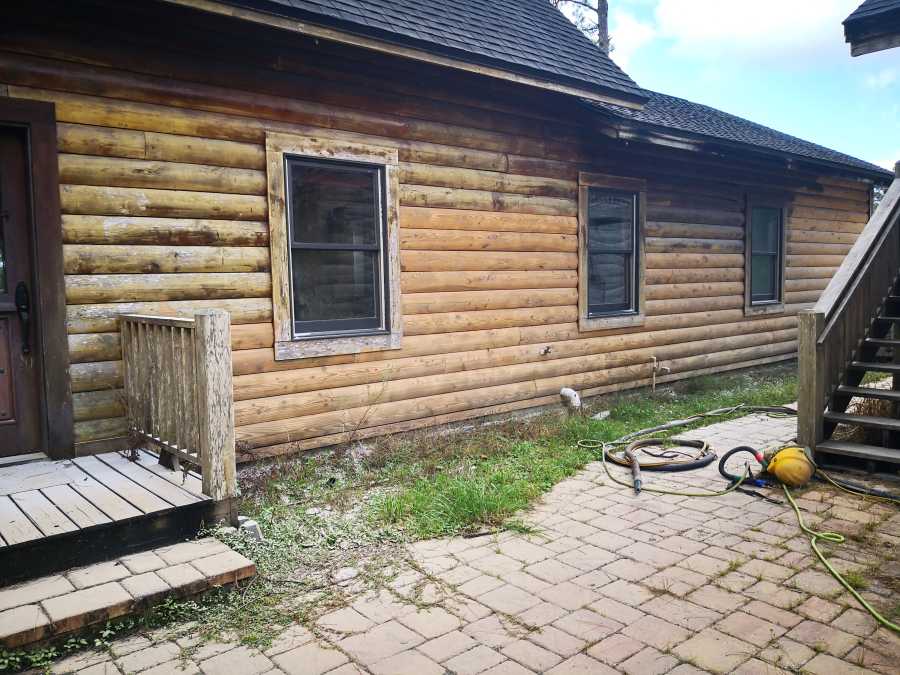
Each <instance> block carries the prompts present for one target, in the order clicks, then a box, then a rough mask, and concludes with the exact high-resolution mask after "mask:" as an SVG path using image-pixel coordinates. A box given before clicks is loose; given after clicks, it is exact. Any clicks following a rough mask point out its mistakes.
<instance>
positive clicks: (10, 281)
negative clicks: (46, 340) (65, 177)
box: [0, 127, 42, 457]
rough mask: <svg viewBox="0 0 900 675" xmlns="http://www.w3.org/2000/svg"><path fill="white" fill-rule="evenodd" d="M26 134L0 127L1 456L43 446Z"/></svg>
mask: <svg viewBox="0 0 900 675" xmlns="http://www.w3.org/2000/svg"><path fill="white" fill-rule="evenodd" d="M26 143H27V136H26V135H25V133H24V131H23V130H20V129H16V128H15V127H0V457H5V456H8V455H18V454H23V453H27V452H34V451H36V450H40V449H41V447H42V430H41V418H42V406H41V398H40V396H41V389H42V387H41V372H40V371H41V362H42V358H41V347H40V344H39V331H38V330H37V328H38V326H39V325H40V324H39V317H38V316H37V309H38V306H39V303H37V302H35V298H34V288H35V285H34V264H33V260H34V256H33V250H34V249H33V246H34V241H33V235H32V232H33V228H32V220H31V199H30V195H31V191H30V189H29V185H30V181H29V166H28V159H27V158H28V153H27V145H26Z"/></svg>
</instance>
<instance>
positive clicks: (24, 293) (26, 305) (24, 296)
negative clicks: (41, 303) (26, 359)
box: [16, 281, 31, 354]
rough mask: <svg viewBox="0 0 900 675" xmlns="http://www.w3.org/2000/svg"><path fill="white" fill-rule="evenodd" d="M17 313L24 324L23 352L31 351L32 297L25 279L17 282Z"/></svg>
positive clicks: (20, 321)
mask: <svg viewBox="0 0 900 675" xmlns="http://www.w3.org/2000/svg"><path fill="white" fill-rule="evenodd" d="M16 313H17V314H18V315H19V323H21V324H22V353H23V354H28V353H30V352H31V341H30V337H31V336H30V333H31V298H30V296H29V293H28V285H27V284H26V283H25V282H24V281H20V282H19V283H18V284H16Z"/></svg>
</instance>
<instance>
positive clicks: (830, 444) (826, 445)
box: [816, 439, 900, 462]
mask: <svg viewBox="0 0 900 675" xmlns="http://www.w3.org/2000/svg"><path fill="white" fill-rule="evenodd" d="M816 452H830V453H834V454H836V455H849V456H850V457H861V458H862V459H874V460H881V461H887V462H900V450H893V449H891V448H882V447H880V446H878V445H866V444H865V443H854V442H853V441H836V440H834V439H829V440H827V441H822V442H821V443H818V444H817V445H816Z"/></svg>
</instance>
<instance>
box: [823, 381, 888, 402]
mask: <svg viewBox="0 0 900 675" xmlns="http://www.w3.org/2000/svg"><path fill="white" fill-rule="evenodd" d="M836 393H838V394H843V395H845V396H855V397H861V398H883V399H886V400H888V401H900V391H894V390H893V389H876V388H874V387H848V386H845V385H841V386H840V387H838V388H837V392H836Z"/></svg>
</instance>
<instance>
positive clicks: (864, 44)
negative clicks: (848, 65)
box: [843, 9, 900, 56]
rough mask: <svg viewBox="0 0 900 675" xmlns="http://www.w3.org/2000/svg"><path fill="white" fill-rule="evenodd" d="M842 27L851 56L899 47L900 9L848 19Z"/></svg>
mask: <svg viewBox="0 0 900 675" xmlns="http://www.w3.org/2000/svg"><path fill="white" fill-rule="evenodd" d="M843 25H844V40H845V41H846V42H848V43H849V44H850V54H851V56H862V55H864V54H872V53H874V52H880V51H883V50H885V49H892V48H894V47H900V9H889V10H885V11H883V12H879V13H877V14H872V15H868V16H865V17H862V18H859V19H853V18H852V17H848V18H847V19H845V20H844V22H843Z"/></svg>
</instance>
